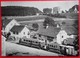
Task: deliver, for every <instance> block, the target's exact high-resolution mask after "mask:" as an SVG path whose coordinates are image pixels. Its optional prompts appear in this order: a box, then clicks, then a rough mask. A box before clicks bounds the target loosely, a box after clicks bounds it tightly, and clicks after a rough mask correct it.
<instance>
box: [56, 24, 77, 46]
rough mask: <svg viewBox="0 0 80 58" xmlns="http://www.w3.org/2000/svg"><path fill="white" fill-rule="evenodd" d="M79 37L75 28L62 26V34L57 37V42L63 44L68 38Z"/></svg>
mask: <svg viewBox="0 0 80 58" xmlns="http://www.w3.org/2000/svg"><path fill="white" fill-rule="evenodd" d="M77 35H78V31H77V30H76V29H75V28H74V27H73V26H62V27H61V30H60V32H59V33H58V35H57V42H58V43H59V44H62V42H63V41H64V40H65V39H67V38H75V37H77Z"/></svg>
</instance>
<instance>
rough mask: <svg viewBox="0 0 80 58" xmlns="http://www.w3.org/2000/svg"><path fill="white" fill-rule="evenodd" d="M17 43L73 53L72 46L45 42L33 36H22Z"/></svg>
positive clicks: (62, 52) (63, 52) (68, 53)
mask: <svg viewBox="0 0 80 58" xmlns="http://www.w3.org/2000/svg"><path fill="white" fill-rule="evenodd" d="M19 43H23V44H24V45H27V46H31V47H36V48H39V49H45V50H47V51H51V52H56V53H61V54H64V55H74V51H75V50H74V47H73V46H66V45H60V44H58V43H56V42H54V43H49V44H45V42H41V41H39V40H38V39H33V38H32V39H31V38H22V39H20V41H19Z"/></svg>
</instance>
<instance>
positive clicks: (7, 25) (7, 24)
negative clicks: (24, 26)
mask: <svg viewBox="0 0 80 58" xmlns="http://www.w3.org/2000/svg"><path fill="white" fill-rule="evenodd" d="M14 25H20V24H19V23H18V22H17V21H16V20H15V19H3V20H2V30H3V31H4V32H6V33H8V32H9V31H10V30H11V28H12V27H13V26H14Z"/></svg>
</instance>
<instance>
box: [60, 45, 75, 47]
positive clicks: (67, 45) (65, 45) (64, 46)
mask: <svg viewBox="0 0 80 58" xmlns="http://www.w3.org/2000/svg"><path fill="white" fill-rule="evenodd" d="M60 46H63V47H69V48H74V47H73V46H68V45H60Z"/></svg>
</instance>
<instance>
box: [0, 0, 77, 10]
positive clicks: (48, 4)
mask: <svg viewBox="0 0 80 58" xmlns="http://www.w3.org/2000/svg"><path fill="white" fill-rule="evenodd" d="M76 4H77V5H78V1H77V0H76V1H35V2H34V1H26V2H24V1H18V2H16V1H14V2H13V1H12V2H11V1H9V2H7V1H6V2H1V6H25V7H27V6H28V7H36V8H38V9H39V10H41V11H42V10H43V8H53V7H59V8H60V10H69V8H71V7H72V6H74V5H76Z"/></svg>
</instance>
